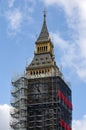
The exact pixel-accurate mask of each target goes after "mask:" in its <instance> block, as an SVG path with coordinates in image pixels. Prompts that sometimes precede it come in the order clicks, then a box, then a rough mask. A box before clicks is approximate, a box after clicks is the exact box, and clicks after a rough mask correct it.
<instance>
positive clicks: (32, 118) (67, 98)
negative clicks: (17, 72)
mask: <svg viewBox="0 0 86 130" xmlns="http://www.w3.org/2000/svg"><path fill="white" fill-rule="evenodd" d="M12 85H13V88H12V91H11V94H12V97H13V100H12V102H11V105H12V107H13V111H12V112H11V116H12V118H13V121H12V122H11V127H12V128H13V129H14V130H72V128H71V127H72V126H71V125H72V94H71V93H72V92H71V87H70V85H69V84H68V83H67V82H66V81H65V80H64V79H63V76H62V72H61V71H60V69H59V67H58V66H57V65H56V62H55V58H54V45H53V43H52V41H51V38H50V35H49V32H48V29H47V24H46V12H45V11H44V20H43V25H42V29H41V32H40V34H39V36H38V38H37V40H36V42H35V51H34V57H33V59H32V61H31V63H30V64H29V65H28V66H27V68H26V73H25V74H24V75H23V76H20V77H18V78H17V79H15V80H13V81H12Z"/></svg>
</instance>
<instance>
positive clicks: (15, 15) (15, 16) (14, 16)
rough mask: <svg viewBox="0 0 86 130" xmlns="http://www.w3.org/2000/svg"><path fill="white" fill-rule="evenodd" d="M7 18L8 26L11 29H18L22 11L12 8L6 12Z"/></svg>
mask: <svg viewBox="0 0 86 130" xmlns="http://www.w3.org/2000/svg"><path fill="white" fill-rule="evenodd" d="M7 19H8V23H9V28H11V29H12V30H17V31H18V30H19V29H20V26H21V23H22V13H21V11H20V10H19V9H14V10H13V11H9V12H8V13H7Z"/></svg>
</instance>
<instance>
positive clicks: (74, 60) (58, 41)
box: [51, 32, 86, 81]
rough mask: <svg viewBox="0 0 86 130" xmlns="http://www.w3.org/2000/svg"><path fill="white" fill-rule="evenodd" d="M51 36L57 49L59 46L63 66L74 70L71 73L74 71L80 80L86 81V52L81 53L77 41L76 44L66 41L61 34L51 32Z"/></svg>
mask: <svg viewBox="0 0 86 130" xmlns="http://www.w3.org/2000/svg"><path fill="white" fill-rule="evenodd" d="M51 36H52V37H53V42H54V44H55V47H56V46H58V49H59V51H60V55H61V58H60V62H61V64H62V66H64V67H67V68H68V67H69V68H72V69H71V71H72V70H74V71H75V72H76V73H77V75H78V76H79V78H80V79H82V80H84V81H86V57H85V56H86V55H85V54H82V52H83V53H86V52H85V51H81V48H80V47H79V46H78V45H77V41H76V42H74V43H71V42H70V41H66V40H64V39H63V38H62V37H61V36H60V34H59V33H52V32H51ZM83 49H84V48H83Z"/></svg>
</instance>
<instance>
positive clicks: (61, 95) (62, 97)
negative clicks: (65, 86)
mask: <svg viewBox="0 0 86 130" xmlns="http://www.w3.org/2000/svg"><path fill="white" fill-rule="evenodd" d="M58 96H59V97H60V98H61V99H62V100H63V101H64V103H65V104H66V105H67V106H68V107H69V108H70V109H72V104H71V102H70V101H69V100H68V99H67V98H66V97H65V96H64V94H63V93H62V92H61V91H60V90H58Z"/></svg>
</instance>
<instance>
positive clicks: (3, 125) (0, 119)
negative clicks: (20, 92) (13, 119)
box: [0, 104, 10, 130]
mask: <svg viewBox="0 0 86 130" xmlns="http://www.w3.org/2000/svg"><path fill="white" fill-rule="evenodd" d="M9 113H10V106H9V105H7V104H4V105H0V130H9V129H10V127H9V122H10V114H9Z"/></svg>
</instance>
